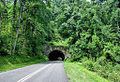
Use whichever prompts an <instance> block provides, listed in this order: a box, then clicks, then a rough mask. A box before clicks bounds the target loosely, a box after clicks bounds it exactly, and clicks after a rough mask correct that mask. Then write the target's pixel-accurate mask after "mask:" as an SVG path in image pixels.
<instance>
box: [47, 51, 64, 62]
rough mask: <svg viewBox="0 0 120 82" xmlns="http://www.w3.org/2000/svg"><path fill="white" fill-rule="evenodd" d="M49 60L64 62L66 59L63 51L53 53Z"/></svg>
mask: <svg viewBox="0 0 120 82" xmlns="http://www.w3.org/2000/svg"><path fill="white" fill-rule="evenodd" d="M48 58H49V60H50V61H54V60H59V59H60V58H61V60H62V61H63V60H64V59H65V55H64V54H63V52H62V51H59V50H53V51H52V52H50V53H49V55H48Z"/></svg>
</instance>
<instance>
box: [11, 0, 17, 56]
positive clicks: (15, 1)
mask: <svg viewBox="0 0 120 82" xmlns="http://www.w3.org/2000/svg"><path fill="white" fill-rule="evenodd" d="M16 4H17V0H14V6H13V18H12V28H11V40H10V54H11V55H12V49H13V46H12V43H13V29H14V27H15V26H14V24H15V15H16Z"/></svg>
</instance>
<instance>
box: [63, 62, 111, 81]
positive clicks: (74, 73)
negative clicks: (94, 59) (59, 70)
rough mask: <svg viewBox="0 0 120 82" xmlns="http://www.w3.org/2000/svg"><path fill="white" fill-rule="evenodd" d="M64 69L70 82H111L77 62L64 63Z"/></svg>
mask: <svg viewBox="0 0 120 82" xmlns="http://www.w3.org/2000/svg"><path fill="white" fill-rule="evenodd" d="M64 68H65V71H66V73H67V76H68V79H69V81H70V82H110V81H108V80H106V79H104V78H102V77H100V76H99V75H97V74H96V73H94V72H91V71H88V70H87V69H86V68H84V67H83V66H82V65H81V64H80V63H77V62H76V63H70V62H64Z"/></svg>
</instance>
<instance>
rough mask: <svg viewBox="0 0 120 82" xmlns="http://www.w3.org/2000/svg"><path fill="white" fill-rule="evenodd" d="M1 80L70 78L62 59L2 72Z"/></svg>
mask: <svg viewBox="0 0 120 82" xmlns="http://www.w3.org/2000/svg"><path fill="white" fill-rule="evenodd" d="M0 82H68V78H67V75H66V73H65V71H64V66H63V64H62V61H49V62H45V63H39V64H35V65H31V66H27V67H23V68H19V69H15V70H11V71H8V72H2V73H0Z"/></svg>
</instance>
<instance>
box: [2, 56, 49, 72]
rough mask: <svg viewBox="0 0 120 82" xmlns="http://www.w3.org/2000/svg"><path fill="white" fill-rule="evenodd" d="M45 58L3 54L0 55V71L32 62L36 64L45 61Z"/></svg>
mask: <svg viewBox="0 0 120 82" xmlns="http://www.w3.org/2000/svg"><path fill="white" fill-rule="evenodd" d="M46 61H47V59H45V58H42V57H38V56H34V57H30V56H12V57H10V56H5V57H0V72H5V71H9V70H13V69H17V68H21V67H25V66H29V65H32V64H37V63H41V62H46Z"/></svg>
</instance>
